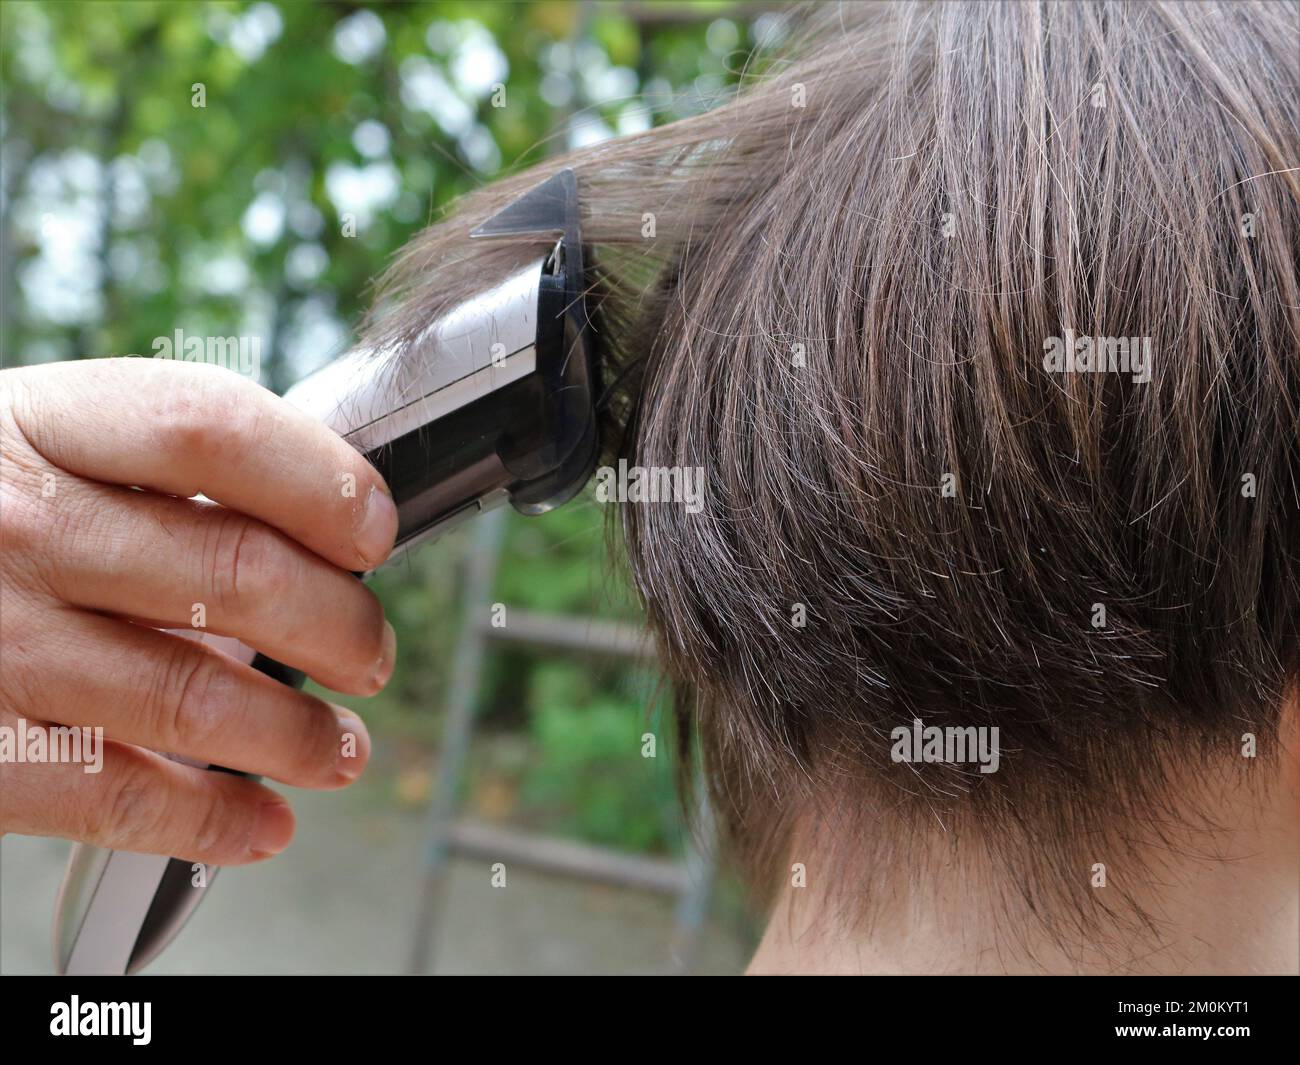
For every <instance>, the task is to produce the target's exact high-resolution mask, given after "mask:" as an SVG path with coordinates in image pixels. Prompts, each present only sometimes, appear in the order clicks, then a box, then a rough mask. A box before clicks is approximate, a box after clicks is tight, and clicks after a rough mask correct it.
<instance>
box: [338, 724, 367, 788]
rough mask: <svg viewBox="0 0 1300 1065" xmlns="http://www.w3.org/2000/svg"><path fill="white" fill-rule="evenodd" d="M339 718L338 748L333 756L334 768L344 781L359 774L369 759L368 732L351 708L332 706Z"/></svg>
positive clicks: (352, 779)
mask: <svg viewBox="0 0 1300 1065" xmlns="http://www.w3.org/2000/svg"><path fill="white" fill-rule="evenodd" d="M334 714H335V716H336V717H337V718H338V720H339V749H338V754H337V755H336V756H335V758H334V769H335V771H336V772H337V773H338V775H339V777H340V778H341V779H342V780H343V781H344V782H345V783H351V782H352V781H354V780H356V779H357V777H359V776H360V775H361V770H363V769H365V767H366V762H368V761H369V760H370V733H369V732H367V731H366V726H365V723H364V722H363V721H362V720H361V718H359V717H357V715H356V714H354V713H353V712H352V711H351V710H348V709H346V708H344V707H342V706H336V707H334Z"/></svg>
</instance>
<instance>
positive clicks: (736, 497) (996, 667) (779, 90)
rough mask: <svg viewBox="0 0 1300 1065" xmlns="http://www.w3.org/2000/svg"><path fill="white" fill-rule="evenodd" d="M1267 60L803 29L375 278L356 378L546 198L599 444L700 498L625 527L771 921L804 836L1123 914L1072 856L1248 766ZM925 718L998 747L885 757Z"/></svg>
mask: <svg viewBox="0 0 1300 1065" xmlns="http://www.w3.org/2000/svg"><path fill="white" fill-rule="evenodd" d="M1295 25H1296V8H1295V7H1294V6H1293V5H1291V4H1263V3H1261V4H1255V3H1250V2H1230V3H1222V4H1219V3H1195V4H1186V5H1183V4H1166V3H1151V4H1127V3H1116V4H1111V3H1096V4H1094V3H1050V4H1039V3H1025V4H983V3H962V4H947V3H940V4H922V3H917V4H911V3H908V4H896V5H895V4H888V5H879V6H877V5H874V4H843V5H835V6H831V7H827V8H825V9H819V10H817V11H816V12H814V13H813V14H812V15H811V16H810V17H809V18H807V19H805V20H804V21H803V22H802V23H801V25H800V30H799V33H798V35H797V40H796V41H795V42H794V44H793V45H792V48H791V50H790V54H789V56H788V58H787V59H786V60H783V61H781V62H778V63H776V64H774V65H773V66H772V67H771V68H770V69H768V70H766V71H764V72H763V73H762V74H761V75H760V76H756V77H755V78H753V79H750V81H749V83H748V84H747V85H746V86H745V87H744V89H743V90H742V92H741V93H740V94H739V95H738V96H737V98H736V99H735V100H734V101H732V102H730V103H728V104H726V105H725V106H723V107H721V108H719V109H717V110H715V111H711V112H709V113H707V114H705V115H702V116H699V117H697V118H694V119H691V120H688V121H686V122H682V123H677V124H674V125H672V126H667V127H664V128H662V129H656V130H652V131H650V132H648V133H646V134H643V135H639V136H636V137H633V138H626V139H621V140H618V141H613V142H609V143H606V144H602V145H598V146H596V147H594V148H590V149H584V150H583V151H581V152H579V153H577V154H575V155H572V156H569V157H567V158H563V159H559V160H556V161H555V162H554V163H548V164H546V166H545V167H544V168H539V169H537V170H534V171H531V172H529V173H527V174H521V175H519V176H517V177H515V178H512V179H509V180H508V181H505V182H502V183H501V184H499V185H497V186H494V187H493V188H491V189H489V190H486V191H485V192H483V193H481V194H479V195H476V196H474V197H471V198H469V199H468V200H467V201H466V202H465V203H463V204H462V205H461V207H460V213H459V214H458V215H457V216H456V217H454V218H453V219H451V220H450V221H448V222H444V223H442V224H441V225H439V226H437V227H434V228H433V229H431V230H430V231H428V232H427V233H426V234H424V235H423V236H422V237H421V238H419V239H417V241H416V242H414V243H413V244H412V245H411V246H410V247H408V249H406V251H405V253H404V254H403V256H402V259H401V260H400V261H399V262H398V264H397V265H396V267H395V268H394V271H393V273H392V274H391V276H390V278H389V285H388V288H387V293H388V298H387V299H386V300H385V302H384V303H383V307H384V311H383V313H378V314H376V317H375V322H374V325H373V327H372V335H371V341H372V342H373V343H388V342H401V341H402V340H403V339H406V338H409V337H410V336H411V335H412V334H413V332H414V331H415V330H418V328H419V326H420V323H422V322H424V321H427V320H428V317H429V315H430V314H431V313H436V311H437V309H438V307H439V306H441V305H443V304H444V302H450V301H451V300H454V299H455V298H457V296H458V291H459V290H458V286H459V285H460V284H461V283H462V282H461V281H460V280H458V279H468V278H469V277H470V276H471V274H472V273H474V272H476V271H483V270H493V269H497V268H499V267H500V266H501V265H502V264H503V263H505V262H507V261H508V260H511V259H512V257H516V256H520V255H522V254H524V252H522V251H519V250H516V249H492V250H490V251H483V250H482V249H478V248H467V247H466V242H465V241H464V237H463V234H464V232H465V231H466V230H467V229H468V227H469V226H471V225H473V224H474V222H475V221H477V220H478V219H479V218H481V217H485V216H486V215H488V214H489V213H490V212H491V211H492V210H494V209H495V207H496V206H498V205H499V204H500V203H502V202H504V201H505V200H507V199H508V198H510V197H512V196H514V195H516V194H517V193H518V191H519V190H520V189H522V188H525V187H527V186H529V185H531V184H533V183H535V182H537V181H539V180H541V179H542V177H544V176H545V174H546V173H548V172H550V171H551V170H553V169H554V168H556V167H560V166H572V167H574V169H575V170H576V172H577V174H578V176H579V180H580V183H581V187H582V190H583V200H584V211H585V221H586V228H587V233H588V237H589V239H590V240H591V241H592V243H593V244H594V245H595V249H596V266H595V268H594V271H593V276H592V283H593V285H594V286H595V292H596V295H597V298H598V300H599V302H600V315H599V319H600V321H599V331H600V338H601V344H602V348H603V351H604V355H605V358H606V360H607V363H608V366H607V379H608V380H610V381H613V382H614V386H613V387H612V389H611V391H610V394H609V395H608V396H607V399H606V401H607V415H608V418H609V421H610V424H611V426H612V427H613V429H614V432H613V433H612V434H611V436H610V439H612V440H614V441H615V444H614V449H615V450H616V451H617V453H618V454H619V455H620V456H622V457H624V458H626V459H627V460H628V461H629V462H631V463H633V464H635V465H637V466H641V467H669V468H696V467H698V468H700V469H702V471H703V478H704V486H705V487H704V493H703V497H702V507H699V508H687V507H684V506H681V505H673V504H658V505H637V504H632V503H629V504H627V505H625V506H624V508H623V511H622V520H623V528H624V531H625V534H626V540H627V545H628V551H629V557H630V563H631V567H632V571H633V574H634V576H635V579H636V583H637V586H638V588H639V589H640V591H641V594H642V596H643V598H644V601H645V605H646V608H647V611H648V613H649V616H650V618H651V620H652V622H653V624H654V627H655V629H656V632H657V633H658V636H659V639H660V643H661V646H662V649H663V652H664V654H665V657H666V660H667V661H668V663H669V664H670V665H671V667H672V669H673V672H674V673H675V675H676V676H677V677H679V678H680V679H681V680H683V681H684V682H685V684H686V685H687V687H688V690H689V692H690V697H689V698H688V699H686V700H685V701H684V703H683V710H684V712H685V717H686V719H687V721H688V723H689V724H691V725H693V727H694V728H696V729H697V730H698V733H699V737H700V742H701V752H702V756H703V759H704V763H705V766H706V769H707V771H708V778H709V780H710V782H711V785H712V787H713V792H714V797H715V801H716V803H717V805H718V807H719V809H720V811H721V813H722V816H723V819H724V822H725V823H726V825H727V826H728V827H729V829H730V831H731V834H732V837H733V839H734V840H735V841H736V843H737V844H738V845H739V846H740V848H741V850H742V852H743V854H744V855H745V856H746V857H747V859H748V860H749V862H750V866H751V870H752V875H753V877H754V881H755V883H756V885H758V886H759V888H760V889H761V890H762V889H768V888H771V887H774V886H775V885H776V883H777V879H776V876H775V874H773V872H772V869H773V863H779V864H780V865H781V866H782V868H785V867H786V866H787V865H788V862H789V861H790V847H791V845H792V843H791V841H792V840H793V839H794V838H796V836H798V837H799V838H801V839H805V840H806V839H809V838H815V839H818V840H821V841H822V842H821V844H820V845H821V846H823V847H824V849H825V851H826V852H827V853H834V854H835V855H837V856H838V857H837V858H836V860H840V859H843V860H846V861H851V862H852V863H853V865H854V867H855V868H858V869H867V870H869V869H881V868H885V867H887V866H889V865H890V863H899V862H903V863H908V864H910V865H912V866H915V865H916V864H917V863H923V862H925V861H928V860H930V859H936V860H937V859H940V858H941V859H942V860H945V861H948V860H954V858H955V860H958V861H966V860H967V859H969V860H970V862H971V863H972V866H974V865H977V864H980V863H984V864H985V865H987V864H992V865H996V866H997V867H998V868H1001V869H1003V870H1006V871H1007V875H1006V883H1007V884H1011V885H1014V887H1009V888H1008V889H1007V890H1008V891H1009V892H1012V893H1015V894H1018V895H1019V896H1021V897H1022V900H1023V901H1024V902H1025V903H1026V905H1027V906H1028V907H1029V909H1031V910H1032V911H1033V912H1035V913H1042V912H1046V911H1048V910H1055V911H1056V912H1065V911H1068V912H1070V913H1072V914H1073V915H1074V916H1073V917H1072V918H1071V920H1077V921H1078V922H1079V923H1080V924H1089V923H1091V922H1093V921H1094V920H1095V919H1100V918H1102V917H1107V918H1122V917H1124V916H1125V908H1124V906H1123V904H1122V903H1121V904H1116V903H1104V904H1103V903H1100V902H1098V901H1097V896H1096V894H1095V893H1090V892H1089V890H1088V880H1087V869H1088V866H1089V864H1090V863H1091V862H1092V861H1093V860H1096V859H1095V856H1096V855H1098V854H1100V853H1102V852H1103V851H1104V852H1105V853H1107V854H1111V855H1117V854H1123V853H1125V851H1124V848H1125V846H1126V841H1129V840H1131V839H1132V838H1133V836H1134V826H1135V825H1139V824H1140V825H1143V826H1146V827H1147V828H1150V827H1151V826H1154V825H1158V824H1160V823H1162V822H1163V821H1165V820H1166V819H1169V818H1173V817H1175V816H1176V817H1178V818H1181V819H1183V820H1188V819H1189V818H1192V817H1193V816H1196V817H1199V818H1200V819H1201V820H1202V822H1203V823H1204V824H1206V825H1210V824H1211V823H1212V821H1213V797H1214V795H1215V793H1216V789H1217V788H1219V787H1228V786H1232V787H1236V786H1246V787H1249V786H1251V782H1252V779H1253V777H1254V775H1257V774H1260V773H1264V772H1267V767H1269V766H1270V765H1273V764H1274V760H1275V759H1276V756H1277V747H1278V738H1279V721H1280V716H1281V713H1282V707H1283V705H1284V703H1285V701H1286V699H1287V698H1288V695H1289V694H1293V693H1294V690H1295V685H1296V680H1297V672H1298V669H1300V650H1298V648H1300V637H1298V636H1297V630H1298V628H1300V625H1298V620H1300V561H1298V558H1297V556H1298V555H1300V284H1298V283H1297V269H1296V260H1295V250H1296V248H1297V247H1300V170H1298V169H1297V163H1296V147H1297V129H1298V128H1300V116H1298V115H1297V102H1296V101H1297V84H1298V82H1300V77H1298V76H1297V62H1298V59H1297V54H1296V51H1295V48H1294V42H1295V36H1294V30H1295ZM527 251H531V249H528V250H527ZM464 283H466V284H468V283H469V282H468V280H467V281H465V282H464ZM918 721H919V722H921V724H922V726H924V727H926V728H930V727H935V726H937V727H939V728H952V729H956V730H967V729H983V730H992V729H996V730H997V732H996V734H995V735H996V742H997V747H998V751H999V755H998V759H997V764H996V771H995V772H988V771H986V770H987V769H988V764H987V762H985V763H982V764H981V763H976V762H974V761H970V760H967V761H952V760H936V761H930V760H925V759H920V758H899V757H898V745H899V743H900V742H902V740H903V739H904V738H905V736H904V733H908V732H912V730H914V729H915V728H916V725H915V723H916V722H918ZM900 730H903V731H901V732H900ZM913 734H915V733H913ZM962 734H963V735H967V736H972V737H973V736H975V735H981V736H983V735H986V733H981V734H976V733H965V732H963V733H962ZM1247 734H1249V735H1250V736H1253V737H1255V739H1256V741H1257V744H1258V751H1257V753H1258V757H1257V758H1254V759H1249V758H1242V757H1241V753H1242V745H1243V737H1244V736H1246V735H1247ZM1193 810H1197V811H1199V813H1198V814H1196V815H1193V814H1192V813H1191V811H1193ZM1108 848H1109V849H1108ZM975 856H978V857H975ZM782 875H783V876H784V875H785V874H782ZM1132 882H1133V881H1130V883H1132ZM864 886H865V887H867V888H869V887H870V880H869V878H868V879H864V877H854V878H853V883H852V888H851V890H852V892H853V893H854V894H855V895H856V894H858V893H864ZM1066 901H1068V903H1069V904H1068V905H1062V903H1063V902H1066ZM1048 904H1051V905H1048ZM1129 916H1132V914H1129Z"/></svg>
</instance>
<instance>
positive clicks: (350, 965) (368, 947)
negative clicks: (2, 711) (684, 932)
mask: <svg viewBox="0 0 1300 1065" xmlns="http://www.w3.org/2000/svg"><path fill="white" fill-rule="evenodd" d="M292 799H293V803H294V809H295V810H296V811H297V813H298V834H297V837H296V839H295V841H294V843H293V845H292V846H291V847H290V849H289V850H288V851H287V852H286V853H285V854H283V855H281V856H280V857H278V858H275V859H273V860H271V861H270V862H266V863H264V864H262V865H259V866H255V867H251V868H243V869H226V870H223V871H222V873H221V876H220V878H219V879H218V880H217V881H216V883H215V884H214V886H213V890H212V892H211V894H210V895H209V897H208V898H207V899H206V900H205V901H204V904H203V906H201V907H200V908H199V910H198V912H197V914H196V915H195V917H194V919H193V920H192V921H191V922H190V924H189V926H188V927H187V928H186V929H185V930H184V931H183V932H182V934H181V936H180V938H179V939H177V941H176V942H175V943H174V944H173V945H172V947H171V948H170V949H169V950H168V951H167V952H166V953H164V954H163V956H162V957H161V958H159V959H158V960H157V961H156V962H155V963H154V964H153V965H152V966H151V967H150V969H149V970H148V971H149V972H152V973H160V974H161V973H394V972H402V971H404V970H405V967H406V959H407V957H408V956H409V954H410V949H411V937H412V934H413V927H414V921H415V914H416V901H417V898H418V892H419V886H420V881H419V868H420V841H421V838H422V832H423V822H422V818H421V815H420V814H419V813H418V812H414V811H409V810H407V811H397V810H392V809H385V808H384V807H383V806H382V805H381V804H378V803H376V802H375V801H374V799H373V797H370V798H367V797H366V796H365V795H364V794H363V793H357V792H356V791H355V789H354V791H351V792H342V793H334V794H323V793H308V792H295V793H294V794H293V795H292ZM67 851H68V844H66V843H62V842H59V841H55V840H48V839H33V838H29V837H21V836H8V837H6V838H5V839H4V840H3V841H0V972H3V973H48V972H50V971H52V967H51V958H50V922H51V915H52V909H53V903H54V896H55V892H56V890H57V887H58V883H59V880H60V878H61V877H62V874H63V865H64V862H65V860H66V857H67ZM489 875H490V874H489V871H488V870H487V869H486V868H485V867H484V866H483V865H482V864H481V863H470V862H457V863H456V864H455V865H454V866H453V869H452V874H451V877H450V880H449V887H448V898H447V904H446V908H445V910H444V911H443V912H444V920H443V921H442V924H441V928H440V933H439V936H438V938H437V941H436V942H437V945H438V950H437V961H436V965H435V971H436V972H443V973H528V974H536V973H557V974H560V973H655V972H663V971H667V968H668V966H667V953H668V941H669V934H670V931H671V925H672V912H671V903H670V902H669V901H668V900H666V899H662V898H659V897H656V896H654V895H649V894H644V893H641V892H634V891H624V890H620V889H613V888H606V887H591V886H583V885H578V884H574V883H573V882H571V881H567V880H560V879H556V878H554V877H549V876H540V875H529V874H528V873H525V872H523V871H522V870H511V872H510V874H509V886H508V887H507V888H505V889H504V890H503V889H499V888H492V887H491V886H490V885H489ZM744 963H745V948H744V946H743V945H742V944H741V943H740V942H739V939H738V937H737V936H736V935H735V934H734V933H732V932H729V931H726V930H723V929H720V928H717V927H711V928H710V929H709V930H708V931H707V932H706V934H705V937H704V940H703V943H702V947H701V951H700V957H699V964H698V965H697V970H698V971H703V972H710V973H734V972H738V971H740V970H741V969H742V968H743V967H744Z"/></svg>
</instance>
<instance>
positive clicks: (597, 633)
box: [409, 509, 716, 974]
mask: <svg viewBox="0 0 1300 1065" xmlns="http://www.w3.org/2000/svg"><path fill="white" fill-rule="evenodd" d="M505 517H506V513H505V511H504V509H499V510H494V511H491V512H489V513H488V514H485V515H484V516H483V517H482V518H480V519H479V521H478V522H477V523H476V524H475V526H474V534H475V535H474V540H473V542H472V544H471V546H470V548H469V558H468V572H467V575H466V587H465V601H466V603H467V604H468V611H467V624H466V625H465V626H464V628H463V630H462V632H461V635H460V640H459V643H458V646H457V649H456V659H455V664H454V666H453V672H452V678H451V685H450V690H449V692H448V695H447V703H446V720H445V724H444V730H443V739H442V747H441V750H440V751H439V754H438V778H437V781H436V783H435V791H434V795H433V798H432V800H431V802H430V807H429V813H428V827H427V830H426V837H425V845H424V865H423V885H422V891H421V894H420V902H419V911H418V914H417V918H416V924H415V935H414V940H413V944H412V951H411V957H410V963H409V971H410V972H412V973H415V974H420V973H427V972H430V971H431V968H432V965H433V960H434V955H435V940H436V938H437V930H438V924H439V919H440V917H441V914H442V910H443V908H444V904H445V894H446V879H447V873H448V868H449V865H450V861H451V859H452V857H453V856H460V857H468V858H480V859H485V860H492V861H504V862H507V863H513V864H515V865H520V866H523V867H525V868H529V869H533V870H535V871H540V872H546V873H551V874H554V875H557V876H567V877H572V878H574V879H576V880H580V881H585V882H589V883H604V884H609V885H613V886H619V887H630V888H637V889H641V890H646V891H652V892H658V893H661V894H664V895H668V896H670V897H673V898H675V899H676V900H677V902H676V909H675V914H674V932H673V937H672V942H671V943H670V944H669V946H668V956H669V961H670V965H671V968H672V971H674V972H677V973H685V972H688V971H689V970H690V968H691V966H692V964H693V962H694V958H695V954H696V950H697V947H698V943H699V937H700V932H701V930H702V928H703V925H704V920H705V916H706V913H707V910H708V904H709V899H710V897H711V895H712V891H713V882H714V877H715V872H716V866H715V850H716V848H715V846H714V823H713V818H712V815H711V813H710V811H709V810H708V808H707V806H706V805H703V802H704V800H703V799H701V803H702V805H701V808H700V812H699V823H698V825H697V833H698V841H699V844H698V845H697V843H696V834H693V833H690V832H688V833H687V845H686V849H685V854H684V856H683V859H682V860H681V861H669V860H666V859H661V858H646V857H642V856H639V855H633V854H624V853H621V852H619V851H615V850H611V849H609V848H605V847H596V846H592V845H590V844H585V843H579V842H576V841H572V840H563V839H555V838H548V837H538V836H535V835H531V834H528V833H523V832H519V831H515V830H512V829H504V828H497V827H493V826H488V825H482V824H477V823H473V822H468V821H459V820H457V797H458V793H459V791H460V785H461V781H462V779H463V776H464V769H465V764H466V756H467V755H468V753H469V746H470V741H471V739H472V736H473V730H474V720H475V717H476V714H477V709H478V706H477V703H478V693H479V688H480V682H481V681H482V678H483V666H484V662H485V660H486V658H487V655H488V653H489V650H490V644H492V643H494V642H499V643H502V644H505V643H512V644H516V645H523V646H527V647H531V648H535V649H541V650H546V651H550V652H553V653H556V654H572V655H595V656H599V657H606V658H614V659H622V660H625V661H627V660H633V661H634V660H638V659H640V660H647V661H652V660H653V658H654V654H653V650H652V648H651V646H650V644H649V642H648V640H647V639H646V638H645V634H644V633H643V632H642V631H641V630H640V629H639V628H637V627H636V626H632V625H627V624H624V623H620V622H613V621H606V620H602V619H598V618H582V617H555V616H549V615H541V614H536V613H532V612H526V611H522V610H519V609H517V608H511V609H510V612H509V615H508V617H509V622H508V624H507V625H505V626H502V627H500V628H493V627H492V625H491V624H490V622H489V613H490V606H491V603H492V585H493V581H494V579H495V577H496V570H497V563H498V560H499V558H500V554H501V545H502V536H503V531H504V527H505ZM700 794H701V795H703V792H702V791H701V792H700Z"/></svg>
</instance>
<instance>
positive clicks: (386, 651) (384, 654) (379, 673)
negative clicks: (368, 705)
mask: <svg viewBox="0 0 1300 1065" xmlns="http://www.w3.org/2000/svg"><path fill="white" fill-rule="evenodd" d="M396 662H397V633H396V632H394V631H393V626H392V625H390V624H389V623H388V621H387V620H385V621H384V636H383V642H382V643H381V644H380V645H379V661H378V662H376V663H375V671H374V673H372V674H371V677H370V680H371V685H372V686H373V687H374V689H375V691H380V690H381V689H382V688H383V687H384V685H385V684H387V683H388V681H389V678H390V677H392V675H393V666H394V665H395V664H396Z"/></svg>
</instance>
